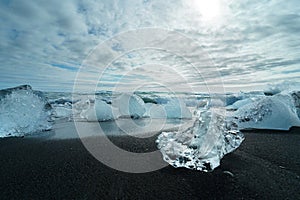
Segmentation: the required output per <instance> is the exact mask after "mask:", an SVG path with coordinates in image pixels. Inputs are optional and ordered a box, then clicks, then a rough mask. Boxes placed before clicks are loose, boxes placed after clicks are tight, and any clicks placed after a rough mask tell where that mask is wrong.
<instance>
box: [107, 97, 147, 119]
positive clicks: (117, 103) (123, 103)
mask: <svg viewBox="0 0 300 200" xmlns="http://www.w3.org/2000/svg"><path fill="white" fill-rule="evenodd" d="M112 106H113V107H115V108H117V109H118V110H119V114H120V117H131V118H134V119H137V118H141V117H143V116H144V114H145V112H146V108H145V103H144V101H143V99H142V98H141V97H139V96H137V95H135V94H127V93H124V94H121V95H120V96H119V97H117V98H116V99H114V100H113V101H112Z"/></svg>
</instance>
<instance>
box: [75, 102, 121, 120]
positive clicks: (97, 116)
mask: <svg viewBox="0 0 300 200" xmlns="http://www.w3.org/2000/svg"><path fill="white" fill-rule="evenodd" d="M89 105H90V106H89V107H88V109H86V110H83V111H82V112H81V114H80V116H81V117H82V118H85V119H86V120H87V121H108V120H114V119H116V118H118V115H117V114H116V113H114V112H113V108H112V107H111V106H110V105H108V104H107V103H106V102H104V101H102V100H95V102H94V104H89Z"/></svg>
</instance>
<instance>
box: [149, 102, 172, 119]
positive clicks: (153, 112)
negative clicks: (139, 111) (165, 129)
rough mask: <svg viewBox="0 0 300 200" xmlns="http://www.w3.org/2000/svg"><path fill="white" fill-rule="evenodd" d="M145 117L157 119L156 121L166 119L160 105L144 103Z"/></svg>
mask: <svg viewBox="0 0 300 200" xmlns="http://www.w3.org/2000/svg"><path fill="white" fill-rule="evenodd" d="M145 108H146V113H145V116H146V117H150V118H154V119H155V118H158V119H165V118H167V114H166V111H165V109H164V107H163V106H162V105H158V104H153V103H146V104H145Z"/></svg>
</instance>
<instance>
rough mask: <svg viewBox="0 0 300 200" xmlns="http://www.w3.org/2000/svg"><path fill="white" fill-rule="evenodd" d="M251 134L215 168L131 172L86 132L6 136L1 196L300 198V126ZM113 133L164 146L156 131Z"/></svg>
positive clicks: (118, 139)
mask: <svg viewBox="0 0 300 200" xmlns="http://www.w3.org/2000/svg"><path fill="white" fill-rule="evenodd" d="M70 131H72V130H70ZM243 132H244V134H245V141H244V142H243V143H242V145H241V146H240V147H239V148H238V149H237V150H236V151H234V152H232V153H230V154H228V155H226V156H225V157H224V158H223V159H222V160H221V165H220V166H219V167H218V168H216V169H215V170H214V171H213V172H209V173H205V172H200V171H192V170H188V169H184V168H178V169H175V168H173V167H171V166H167V167H165V168H162V169H160V170H157V171H153V172H149V173H143V174H133V173H125V172H121V171H117V170H114V169H112V168H109V167H107V166H106V165H104V164H102V163H101V162H99V161H97V160H96V159H95V158H94V157H93V156H92V155H91V154H90V153H89V152H88V151H87V150H86V149H85V148H84V146H83V144H82V143H81V141H80V139H78V138H77V139H76V138H73V139H60V140H52V139H50V140H48V139H45V138H39V139H38V137H34V138H31V137H24V138H2V139H0V155H1V165H0V171H1V173H0V193H1V199H45V198H48V199H49V198H55V199H95V198H98V199H100V198H101V199H145V198H146V199H149V198H155V199H166V198H167V199H202V198H203V199H299V198H300V194H299V188H300V150H299V148H298V146H299V141H300V128H292V129H291V130H290V131H288V132H283V131H270V130H255V131H243ZM109 139H110V140H111V141H112V142H113V143H114V144H115V145H117V146H119V147H120V148H122V149H125V150H128V151H132V152H151V151H154V150H157V149H156V144H155V139H156V136H153V137H149V138H135V137H131V136H125V135H123V136H109Z"/></svg>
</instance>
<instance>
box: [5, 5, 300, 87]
mask: <svg viewBox="0 0 300 200" xmlns="http://www.w3.org/2000/svg"><path fill="white" fill-rule="evenodd" d="M207 2H208V1H204V0H203V1H202V0H192V1H184V0H181V1H180V0H176V1H171V0H166V1H158V0H126V1H123V0H118V1H117V0H116V1H111V0H104V1H97V0H66V1H62V0H51V1H35V0H32V1H23V0H5V1H1V2H0V62H1V64H0V70H1V73H0V80H1V82H0V88H5V87H11V86H15V85H18V84H31V85H32V86H33V87H34V88H36V89H41V90H51V91H70V90H72V87H73V82H74V80H75V77H76V73H77V71H78V69H79V68H80V66H81V64H82V62H84V60H85V59H86V58H87V56H88V55H89V54H90V53H91V52H92V50H93V49H94V48H95V47H96V46H97V45H98V44H99V43H101V42H104V41H105V40H107V39H109V38H112V37H113V36H115V35H116V34H121V33H124V32H125V31H129V30H134V29H139V28H147V27H158V28H163V29H168V30H176V31H178V32H180V33H182V34H184V35H186V36H187V37H190V38H192V39H193V40H196V41H198V42H199V44H200V45H199V48H198V49H193V51H191V52H189V53H188V56H190V57H193V58H198V57H199V59H198V63H200V65H197V66H196V67H201V73H203V76H204V77H205V78H206V79H208V80H203V79H202V77H200V76H198V75H196V74H195V73H194V71H193V70H191V66H190V64H189V63H187V62H186V60H184V59H182V58H178V57H176V56H174V55H170V54H168V53H166V52H163V51H161V50H140V51H137V52H123V50H124V49H122V45H120V44H118V43H115V44H112V45H111V46H110V47H109V48H110V50H109V51H112V52H122V53H124V55H123V57H120V58H119V59H118V60H115V61H112V64H111V66H110V67H109V68H108V69H107V70H106V71H105V73H104V74H103V76H102V78H101V80H100V79H99V77H101V76H100V75H99V74H97V73H95V72H96V71H97V70H95V69H97V67H98V66H101V58H99V59H98V60H97V61H95V62H94V64H93V66H91V68H89V69H87V70H85V71H83V72H82V73H85V75H84V77H86V81H85V83H86V84H85V85H83V90H90V86H91V85H93V84H92V83H93V82H94V81H99V88H97V89H99V90H105V89H112V88H113V87H114V86H116V84H117V83H118V84H119V86H122V87H123V89H126V88H127V87H128V88H129V87H134V86H136V85H138V84H140V85H144V86H143V87H145V88H147V87H148V88H151V89H153V87H150V86H149V85H148V86H146V84H147V83H154V82H156V83H157V82H161V85H165V86H168V85H174V84H177V86H178V88H179V90H180V89H185V87H184V84H185V83H186V82H189V83H190V85H192V86H193V87H194V89H196V90H197V89H199V90H200V89H201V88H202V87H203V86H204V85H205V84H212V85H213V84H220V83H218V82H217V81H216V79H215V78H216V77H215V76H216V73H215V72H214V71H213V70H214V67H215V66H216V67H217V68H218V69H219V72H218V74H220V75H221V76H222V79H223V82H224V84H225V88H226V89H227V90H239V89H257V88H260V87H261V86H262V85H266V84H267V83H273V82H280V81H284V80H290V81H297V80H299V78H300V68H299V63H300V59H299V55H300V40H299V32H300V15H299V13H300V6H299V2H298V1H297V0H289V1H283V0H273V1H270V0H245V1H239V0H214V1H211V3H209V4H208V3H207ZM129 39H130V42H138V41H134V38H129ZM174 42H176V41H174ZM103 51H105V49H104V50H103ZM203 51H205V53H207V54H208V55H209V59H211V61H212V62H213V63H214V67H212V66H209V65H204V64H203V63H207V61H205V58H203V57H202V55H201V54H202V52H203ZM194 60H195V59H194ZM201 63H202V64H201ZM145 66H148V67H145ZM151 66H152V69H151ZM163 66H165V67H163ZM172 68H173V70H170V69H172ZM159 70H161V71H159ZM168 70H169V73H168ZM179 77H181V78H182V79H180V78H179ZM158 86H159V85H158V84H157V87H158ZM93 89H94V88H92V90H93Z"/></svg>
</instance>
